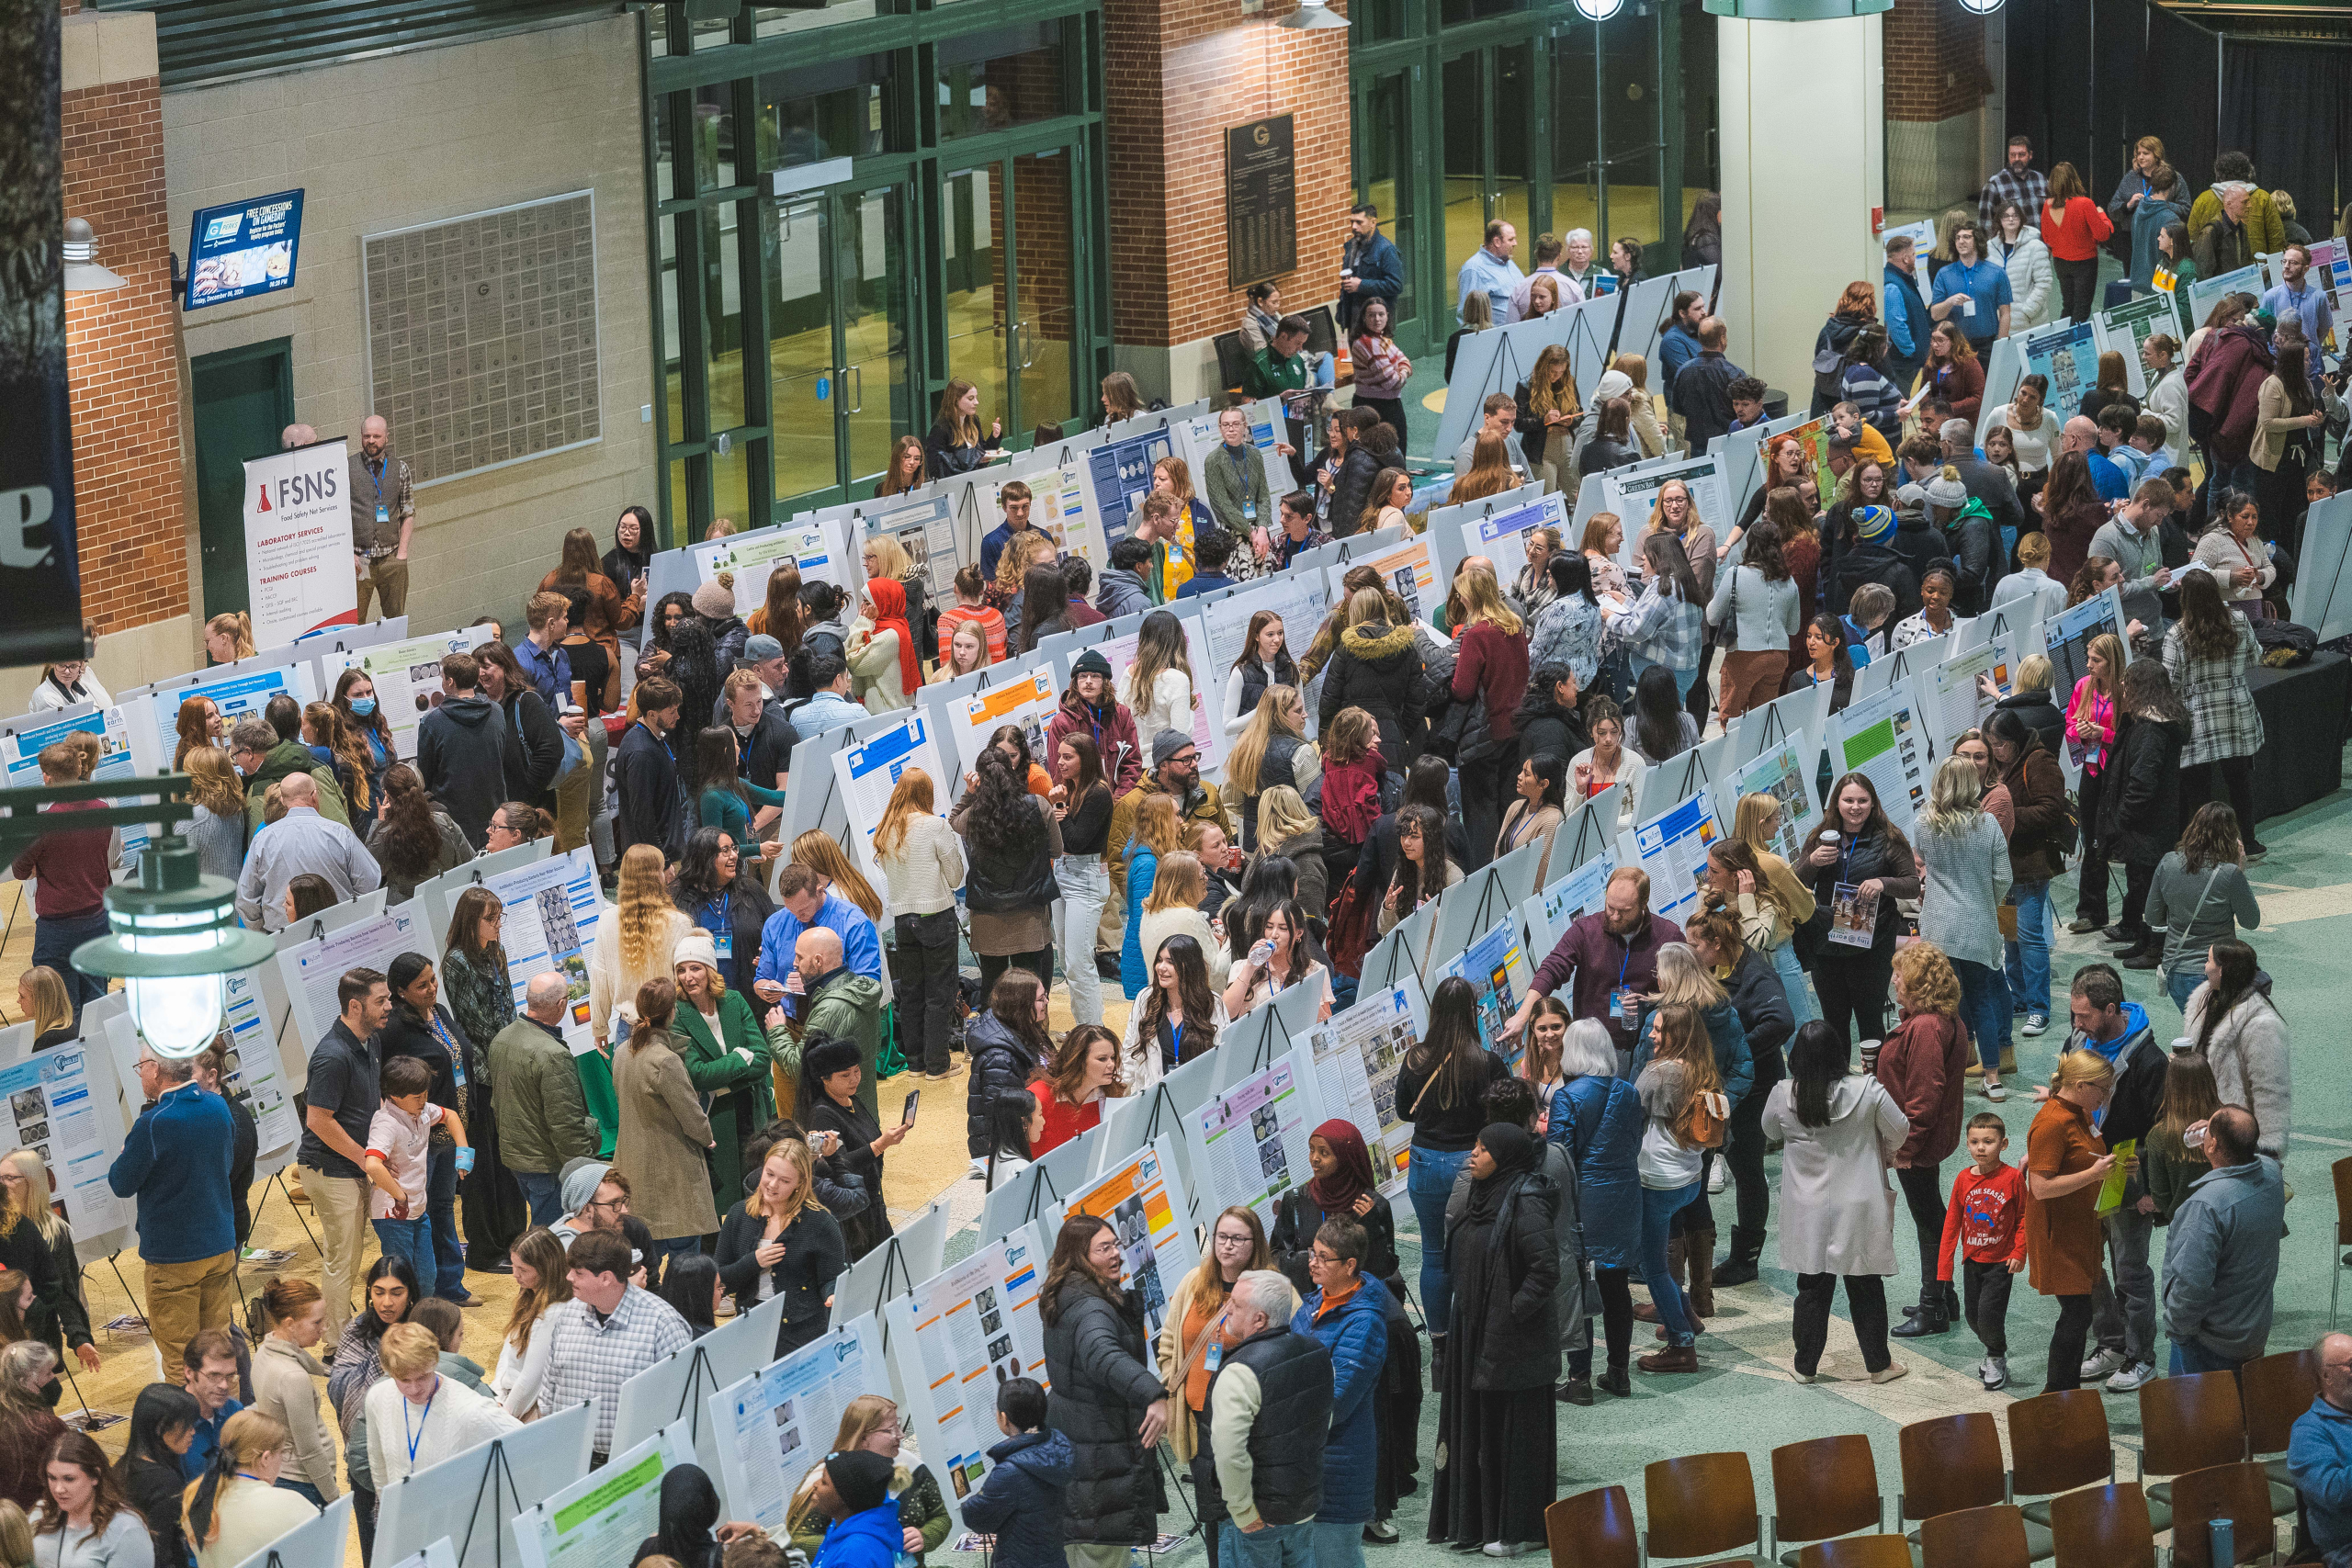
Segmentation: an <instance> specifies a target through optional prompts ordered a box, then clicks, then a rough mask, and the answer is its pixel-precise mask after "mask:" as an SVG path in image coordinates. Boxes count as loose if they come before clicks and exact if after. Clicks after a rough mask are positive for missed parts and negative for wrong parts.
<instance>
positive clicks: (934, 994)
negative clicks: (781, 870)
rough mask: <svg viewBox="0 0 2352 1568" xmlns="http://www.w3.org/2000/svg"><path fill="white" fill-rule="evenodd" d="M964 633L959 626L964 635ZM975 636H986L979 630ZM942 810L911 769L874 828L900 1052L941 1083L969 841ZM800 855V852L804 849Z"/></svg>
mask: <svg viewBox="0 0 2352 1568" xmlns="http://www.w3.org/2000/svg"><path fill="white" fill-rule="evenodd" d="M967 626H969V623H967ZM964 629H965V628H964V627H958V628H957V632H958V634H959V635H960V634H961V633H962V632H963V630H964ZM974 635H975V636H978V630H977V628H974ZM982 646H983V647H985V646H986V642H985V640H983V643H982ZM937 807H938V794H937V792H936V791H935V790H934V789H933V786H932V782H931V774H930V773H926V772H925V771H924V770H922V769H921V768H909V769H908V770H907V771H906V772H905V773H900V774H899V782H898V783H897V784H895V785H893V786H892V787H891V790H890V803H889V804H888V806H885V807H883V808H882V821H881V824H880V826H878V827H876V829H874V861H875V863H876V865H879V866H880V867H881V868H882V880H883V881H884V882H885V883H886V884H888V886H889V889H890V909H891V911H892V913H893V914H894V915H895V916H896V917H897V918H896V920H895V922H894V924H893V927H892V930H893V931H894V933H895V934H896V936H897V938H898V945H897V946H896V947H895V948H893V949H892V950H891V951H892V953H893V957H892V959H891V964H890V975H891V980H892V982H893V984H894V986H895V987H896V989H897V993H898V996H897V1007H896V1010H895V1011H896V1017H897V1019H898V1029H899V1052H900V1054H901V1055H904V1056H905V1057H906V1061H907V1066H910V1067H913V1068H915V1069H917V1070H918V1071H920V1072H921V1073H922V1076H923V1077H926V1078H928V1079H930V1080H931V1081H932V1082H933V1083H937V1082H940V1081H941V1080H943V1079H944V1078H946V1077H950V1076H951V1075H950V1072H949V1068H950V1062H949V1060H948V1046H949V1044H950V1043H951V1040H952V1036H953V1033H954V1031H955V1027H956V889H957V888H958V887H961V886H964V840H962V838H961V837H959V836H958V835H957V833H956V829H953V828H951V827H949V826H948V825H947V818H944V817H943V816H941V815H940V814H939V811H938V809H937ZM793 852H794V853H795V855H796V856H797V854H798V853H799V845H798V844H797V843H795V844H794V846H793ZM810 864H811V865H812V867H813V865H814V863H813V862H811V863H810Z"/></svg>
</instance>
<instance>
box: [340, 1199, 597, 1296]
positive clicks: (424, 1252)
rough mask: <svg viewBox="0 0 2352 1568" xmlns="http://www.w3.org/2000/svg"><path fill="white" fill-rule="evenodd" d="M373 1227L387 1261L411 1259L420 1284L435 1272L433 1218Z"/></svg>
mask: <svg viewBox="0 0 2352 1568" xmlns="http://www.w3.org/2000/svg"><path fill="white" fill-rule="evenodd" d="M556 1217H557V1218H558V1219H561V1218H562V1217H563V1216H562V1215H560V1214H559V1215H557V1216H556ZM372 1223H373V1224H374V1225H375V1227H376V1243H377V1245H378V1246H379V1247H382V1248H383V1249H384V1255H385V1256H386V1257H387V1258H407V1259H408V1266H409V1267H410V1268H412V1269H415V1270H416V1277H417V1278H418V1279H419V1280H423V1279H424V1277H425V1276H426V1275H428V1274H431V1273H432V1272H433V1271H434V1269H433V1221H432V1220H431V1219H430V1218H429V1217H426V1218H420V1219H413V1220H376V1221H374V1222H372Z"/></svg>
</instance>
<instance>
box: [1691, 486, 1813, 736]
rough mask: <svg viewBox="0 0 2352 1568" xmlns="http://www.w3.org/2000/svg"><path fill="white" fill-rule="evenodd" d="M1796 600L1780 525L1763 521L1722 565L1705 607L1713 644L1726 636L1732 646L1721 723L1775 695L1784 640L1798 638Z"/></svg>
mask: <svg viewBox="0 0 2352 1568" xmlns="http://www.w3.org/2000/svg"><path fill="white" fill-rule="evenodd" d="M1797 598H1798V594H1797V585H1796V582H1795V581H1794V580H1793V579H1792V576H1791V575H1790V572H1789V568H1788V563H1787V561H1786V560H1785V559H1783V558H1782V557H1781V529H1780V525H1778V524H1776V523H1774V522H1773V521H1772V520H1771V519H1770V517H1767V518H1765V519H1763V520H1762V521H1760V522H1758V524H1757V525H1755V526H1754V527H1752V528H1750V529H1749V530H1748V531H1747V539H1746V541H1745V543H1744V545H1743V547H1742V549H1741V553H1740V555H1739V558H1737V559H1736V560H1729V561H1725V562H1724V570H1721V571H1719V572H1718V573H1717V575H1716V579H1715V593H1714V599H1713V603H1711V604H1708V606H1707V621H1708V624H1709V625H1711V626H1716V627H1718V628H1719V630H1718V632H1717V637H1718V640H1719V641H1720V640H1721V639H1722V636H1723V633H1724V632H1726V631H1727V632H1728V633H1729V634H1730V638H1731V642H1732V651H1731V652H1728V653H1726V654H1724V668H1723V679H1722V682H1721V683H1720V692H1721V697H1720V702H1719V708H1720V715H1719V716H1720V717H1721V718H1722V720H1723V722H1724V724H1726V725H1728V724H1729V723H1731V721H1732V720H1733V719H1735V718H1736V717H1738V716H1740V715H1741V714H1743V713H1746V712H1747V710H1748V709H1750V708H1757V707H1762V706H1763V705H1765V704H1766V703H1769V702H1770V701H1772V700H1773V698H1775V697H1777V696H1778V695H1779V694H1780V691H1781V677H1782V676H1783V675H1785V674H1786V673H1787V672H1788V665H1789V641H1790V639H1791V638H1792V637H1795V636H1796V635H1797V626H1798V617H1797ZM1726 621H1728V622H1730V623H1731V624H1730V625H1729V626H1724V622H1726Z"/></svg>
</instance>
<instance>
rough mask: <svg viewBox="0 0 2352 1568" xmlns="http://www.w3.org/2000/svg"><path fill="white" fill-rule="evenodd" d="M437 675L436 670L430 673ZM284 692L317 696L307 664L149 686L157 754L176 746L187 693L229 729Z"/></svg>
mask: <svg viewBox="0 0 2352 1568" xmlns="http://www.w3.org/2000/svg"><path fill="white" fill-rule="evenodd" d="M434 678H435V680H438V679H440V677H439V675H438V674H437V673H436V674H435V677H434ZM280 692H285V693H288V694H290V695H292V697H293V698H294V700H295V701H296V702H298V703H306V704H307V703H314V702H316V701H318V699H319V693H318V687H317V683H316V682H313V681H312V680H311V667H310V666H309V665H308V664H295V665H290V666H284V667H281V668H278V669H275V670H244V671H236V672H234V673H224V674H219V675H199V676H198V677H197V679H196V680H195V681H193V682H190V683H188V684H187V685H185V686H174V687H172V688H171V689H170V690H168V691H166V690H164V689H163V688H161V687H155V688H151V691H150V694H149V696H148V699H147V706H148V709H149V715H150V716H151V717H152V718H153V721H154V730H155V741H156V745H157V747H158V755H160V756H162V757H164V759H166V760H168V759H169V758H170V757H171V755H172V754H173V753H174V752H175V751H176V750H179V744H180V736H179V729H178V725H179V718H180V705H182V704H183V703H185V702H187V700H188V699H189V698H190V697H209V698H210V699H211V701H212V705H213V706H214V707H216V708H219V709H220V722H221V724H222V725H223V726H224V727H226V728H230V729H234V728H237V721H238V720H239V719H241V718H243V717H245V716H247V715H249V714H250V715H252V716H254V717H256V718H258V717H260V716H261V711H262V709H264V708H266V707H267V706H268V705H269V699H270V698H272V697H274V696H276V695H277V694H278V693H280Z"/></svg>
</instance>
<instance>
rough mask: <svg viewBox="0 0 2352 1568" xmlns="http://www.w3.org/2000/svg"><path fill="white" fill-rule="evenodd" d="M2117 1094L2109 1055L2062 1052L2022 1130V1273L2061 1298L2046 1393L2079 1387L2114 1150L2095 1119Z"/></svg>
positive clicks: (2043, 1291)
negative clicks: (2102, 1202) (2101, 1200)
mask: <svg viewBox="0 0 2352 1568" xmlns="http://www.w3.org/2000/svg"><path fill="white" fill-rule="evenodd" d="M2114 1093H2115V1064H2114V1063H2113V1062H2110V1061H2109V1060H2108V1059H2107V1058H2106V1057H2105V1056H2102V1055H2099V1054H2098V1052H2096V1051H2062V1052H2060V1053H2059V1054H2058V1066H2057V1069H2056V1071H2054V1072H2052V1074H2051V1075H2050V1098H2049V1099H2048V1100H2044V1101H2043V1102H2042V1105H2041V1110H2040V1111H2036V1112H2035V1113H2034V1118H2033V1125H2032V1128H2031V1130H2030V1131H2029V1132H2028V1133H2027V1134H2026V1141H2025V1159H2024V1162H2023V1175H2024V1177H2025V1183H2024V1185H2025V1187H2026V1189H2027V1190H2028V1191H2029V1192H2030V1193H2031V1194H2032V1197H2033V1201H2032V1202H2030V1203H2028V1204H2027V1205H2026V1206H2025V1244H2026V1258H2027V1261H2028V1265H2029V1268H2030V1273H2029V1274H2028V1276H2027V1278H2028V1279H2029V1280H2030V1282H2031V1284H2032V1285H2033V1288H2034V1289H2035V1290H2036V1291H2038V1292H2041V1294H2043V1295H2045V1296H2055V1297H2057V1298H2058V1322H2057V1325H2056V1326H2055V1327H2053V1328H2052V1330H2051V1333H2050V1366H2049V1371H2048V1373H2047V1375H2046V1377H2045V1379H2044V1382H2043V1384H2042V1387H2043V1391H2044V1392H2045V1393H2050V1392H2055V1391H2059V1390H2064V1389H2073V1388H2079V1387H2081V1386H2082V1371H2081V1368H2082V1361H2083V1348H2084V1339H2085V1337H2086V1335H2087V1333H2088V1332H2089V1329H2090V1325H2091V1297H2092V1293H2093V1292H2095V1291H2096V1290H2097V1289H2098V1284H2099V1272H2100V1266H2101V1261H2102V1259H2101V1253H2102V1250H2103V1249H2102V1247H2101V1245H2100V1235H2099V1222H2098V1193H2099V1188H2100V1187H2101V1186H2102V1185H2103V1184H2104V1183H2105V1182H2106V1180H2107V1177H2108V1173H2109V1171H2111V1170H2113V1169H2114V1168H2115V1157H2116V1156H2115V1155H2114V1153H2113V1151H2111V1150H2109V1148H2108V1146H2107V1144H2106V1142H2105V1140H2103V1139H2102V1138H2101V1137H2100V1136H2099V1133H2098V1119H2099V1114H2100V1112H2101V1111H2102V1110H2104V1109H2105V1107H2106V1105H2107V1102H2108V1100H2109V1099H2110V1098H2111V1097H2112V1096H2113V1095H2114Z"/></svg>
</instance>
